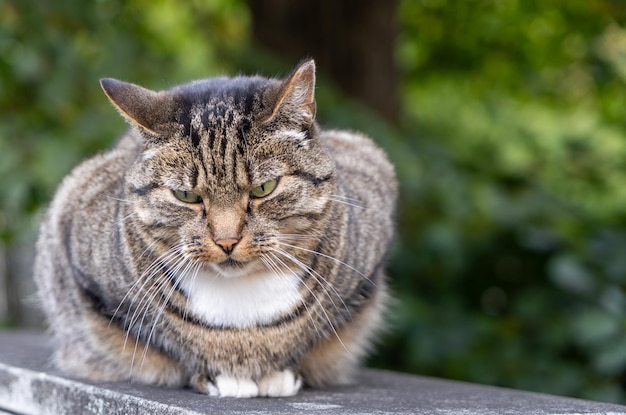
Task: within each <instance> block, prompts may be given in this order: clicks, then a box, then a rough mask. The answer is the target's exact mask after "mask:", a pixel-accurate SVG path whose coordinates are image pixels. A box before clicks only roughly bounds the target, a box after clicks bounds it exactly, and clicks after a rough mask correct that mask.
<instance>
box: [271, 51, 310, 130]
mask: <svg viewBox="0 0 626 415" xmlns="http://www.w3.org/2000/svg"><path fill="white" fill-rule="evenodd" d="M315 111H316V105H315V61H313V59H309V60H307V61H304V62H302V63H301V64H300V65H298V67H297V68H296V69H294V71H293V72H292V73H291V75H289V76H288V77H287V79H285V80H284V81H283V82H282V85H281V87H280V92H279V93H278V99H277V100H276V103H275V104H274V108H273V111H272V114H271V115H270V117H269V118H268V121H269V120H271V119H273V118H275V117H276V116H278V115H279V114H280V115H282V116H286V117H288V119H290V120H291V121H295V122H297V123H299V124H301V125H302V126H303V127H305V128H308V127H310V126H311V124H313V121H314V120H315Z"/></svg>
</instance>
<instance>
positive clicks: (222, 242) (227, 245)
mask: <svg viewBox="0 0 626 415" xmlns="http://www.w3.org/2000/svg"><path fill="white" fill-rule="evenodd" d="M213 241H214V242H215V243H216V244H217V245H218V246H219V247H220V248H222V251H224V252H226V253H227V254H230V253H231V252H233V250H234V249H235V245H237V243H238V242H239V238H220V239H214V240H213Z"/></svg>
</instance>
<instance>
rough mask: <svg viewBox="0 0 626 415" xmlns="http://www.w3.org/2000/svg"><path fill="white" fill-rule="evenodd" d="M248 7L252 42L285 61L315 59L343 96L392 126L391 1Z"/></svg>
mask: <svg viewBox="0 0 626 415" xmlns="http://www.w3.org/2000/svg"><path fill="white" fill-rule="evenodd" d="M248 2H249V4H250V9H251V12H252V17H253V27H252V29H253V36H254V40H255V42H257V43H259V44H260V45H262V46H265V47H267V48H269V49H270V50H272V51H274V52H276V53H278V54H279V55H282V56H284V57H286V58H289V59H294V60H298V59H302V58H305V57H313V58H315V60H316V62H317V65H318V68H319V70H320V71H321V72H323V73H324V74H326V75H327V76H329V77H330V78H331V79H332V80H333V81H335V82H336V84H337V85H338V86H339V87H340V88H341V89H342V90H343V91H344V92H345V93H347V94H348V95H350V96H351V97H353V98H356V99H357V100H359V101H361V102H363V103H364V104H366V105H367V106H369V107H371V108H373V109H374V110H376V111H378V112H379V113H380V114H382V115H383V116H384V117H385V118H387V119H388V120H390V121H392V122H394V121H397V118H398V115H399V109H400V105H399V99H398V91H397V84H398V75H397V71H396V65H395V61H394V44H395V37H396V30H397V22H396V16H395V13H396V0H248Z"/></svg>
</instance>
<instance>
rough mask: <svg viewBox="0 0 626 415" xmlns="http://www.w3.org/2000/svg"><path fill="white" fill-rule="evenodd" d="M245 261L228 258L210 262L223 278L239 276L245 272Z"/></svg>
mask: <svg viewBox="0 0 626 415" xmlns="http://www.w3.org/2000/svg"><path fill="white" fill-rule="evenodd" d="M246 265H247V262H242V261H237V260H236V259H232V258H228V259H226V260H225V261H222V262H219V263H213V264H211V268H213V269H214V270H215V271H217V273H218V274H219V275H220V276H222V277H225V278H234V277H240V276H242V275H244V274H245V273H246Z"/></svg>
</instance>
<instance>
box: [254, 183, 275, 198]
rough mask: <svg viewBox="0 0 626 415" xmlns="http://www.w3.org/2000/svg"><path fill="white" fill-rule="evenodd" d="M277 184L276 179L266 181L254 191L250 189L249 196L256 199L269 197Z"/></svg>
mask: <svg viewBox="0 0 626 415" xmlns="http://www.w3.org/2000/svg"><path fill="white" fill-rule="evenodd" d="M277 184H278V179H272V180H268V181H266V182H265V183H263V184H262V185H261V186H259V187H255V188H254V189H252V190H251V191H250V196H251V197H256V198H259V197H265V196H267V195H269V194H270V193H272V192H273V191H274V189H276V185H277Z"/></svg>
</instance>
